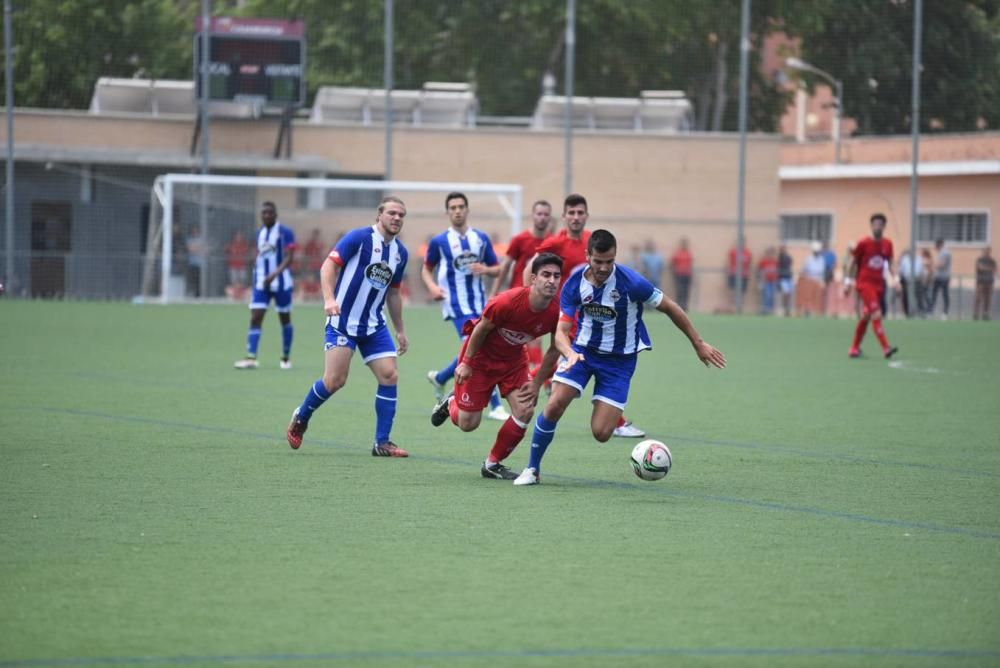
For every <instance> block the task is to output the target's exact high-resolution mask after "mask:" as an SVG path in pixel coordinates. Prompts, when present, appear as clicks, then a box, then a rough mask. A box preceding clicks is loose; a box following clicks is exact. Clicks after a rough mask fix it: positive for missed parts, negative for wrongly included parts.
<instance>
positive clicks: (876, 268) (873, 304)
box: [844, 213, 899, 359]
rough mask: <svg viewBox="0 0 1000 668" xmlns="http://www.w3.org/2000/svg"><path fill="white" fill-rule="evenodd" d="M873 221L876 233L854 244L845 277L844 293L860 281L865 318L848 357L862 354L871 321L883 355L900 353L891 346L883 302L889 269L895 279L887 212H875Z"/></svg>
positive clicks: (848, 352)
mask: <svg viewBox="0 0 1000 668" xmlns="http://www.w3.org/2000/svg"><path fill="white" fill-rule="evenodd" d="M869 223H870V224H871V229H872V235H871V236H870V237H865V238H864V239H862V240H861V241H859V242H858V243H857V245H856V246H855V247H854V255H853V261H852V262H851V268H850V270H849V275H848V276H847V277H846V278H844V295H845V296H846V295H847V294H849V293H850V291H851V286H852V285H855V284H856V285H857V290H858V298H859V300H860V302H861V319H860V320H858V326H857V327H856V328H855V330H854V342H853V343H851V349H850V350H849V351H847V356H848V357H860V356H861V339H863V338H864V336H865V330H867V329H868V321H869V320H870V321H871V323H872V331H873V332H875V337H876V338H877V339H878V342H879V345H881V346H882V354H883V355H884V356H885V358H886V359H889V358H890V357H892V356H893V355H895V354H896V353H897V352H899V348H897V347H895V346H890V345H889V339H887V338H886V336H885V329H883V327H882V308H881V306H880V303H881V301H882V296H883V294H884V293H885V273H886V272H888V275H889V279H890V281H891V280H892V242H891V241H889V240H888V239H886V238H885V237H884V236H882V234H883V233H884V232H885V224H886V218H885V214H881V213H874V214H872V217H871V218H870V219H869ZM852 277H853V278H852Z"/></svg>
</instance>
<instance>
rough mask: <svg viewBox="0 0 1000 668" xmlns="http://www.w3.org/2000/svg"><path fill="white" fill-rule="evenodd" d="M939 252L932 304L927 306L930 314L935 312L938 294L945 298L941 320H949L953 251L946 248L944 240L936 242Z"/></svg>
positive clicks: (932, 290) (935, 264) (935, 267)
mask: <svg viewBox="0 0 1000 668" xmlns="http://www.w3.org/2000/svg"><path fill="white" fill-rule="evenodd" d="M934 248H935V249H936V250H937V261H936V262H935V263H934V282H933V284H932V289H931V303H930V304H929V305H928V306H927V311H928V313H933V312H934V304H935V302H937V296H938V293H939V292H940V293H941V296H942V297H943V304H942V305H943V307H944V310H943V311H942V312H941V319H942V320H947V319H948V307H949V305H950V303H951V299H950V296H949V294H948V287H949V283H951V251H950V250H948V249H947V248H945V247H944V239H938V240H937V241H935V242H934Z"/></svg>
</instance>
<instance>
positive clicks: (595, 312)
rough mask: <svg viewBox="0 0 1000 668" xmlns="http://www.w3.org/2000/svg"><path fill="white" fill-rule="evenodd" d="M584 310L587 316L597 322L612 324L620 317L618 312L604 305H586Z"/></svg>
mask: <svg viewBox="0 0 1000 668" xmlns="http://www.w3.org/2000/svg"><path fill="white" fill-rule="evenodd" d="M582 310H583V312H584V314H585V315H587V316H588V317H590V318H593V319H594V320H596V321H597V322H611V321H612V320H614V319H615V318H616V317H618V312H617V311H615V310H614V309H613V308H611V307H610V306H605V305H604V304H584V305H583V308H582Z"/></svg>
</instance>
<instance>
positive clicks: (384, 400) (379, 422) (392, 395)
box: [375, 385, 396, 445]
mask: <svg viewBox="0 0 1000 668" xmlns="http://www.w3.org/2000/svg"><path fill="white" fill-rule="evenodd" d="M395 417H396V386H395V385H379V386H378V389H377V390H375V444H376V445H380V444H382V443H388V442H389V432H391V431H392V421H393V419H395Z"/></svg>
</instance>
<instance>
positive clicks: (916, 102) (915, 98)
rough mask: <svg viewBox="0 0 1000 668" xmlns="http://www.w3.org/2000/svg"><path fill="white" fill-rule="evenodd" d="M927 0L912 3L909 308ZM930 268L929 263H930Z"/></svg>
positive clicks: (914, 286)
mask: <svg viewBox="0 0 1000 668" xmlns="http://www.w3.org/2000/svg"><path fill="white" fill-rule="evenodd" d="M923 21H924V3H923V0H916V1H915V2H914V4H913V73H912V77H913V87H912V90H911V93H910V98H911V99H910V104H911V105H912V110H911V112H910V118H911V119H912V120H911V121H910V137H911V146H910V280H908V281H907V282H906V283H907V285H906V290H907V292H908V293H909V294H908V295H907V298H908V300H909V302H910V312H911V313H912V312H913V309H916V308H918V305H917V292H916V291H917V230H918V228H919V226H920V214H919V212H918V211H917V194H918V190H919V188H920V179H918V178H917V176H918V175H917V170H918V168H919V166H920V50H921V42H922V39H921V38H922V34H923ZM928 269H929V267H928Z"/></svg>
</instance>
